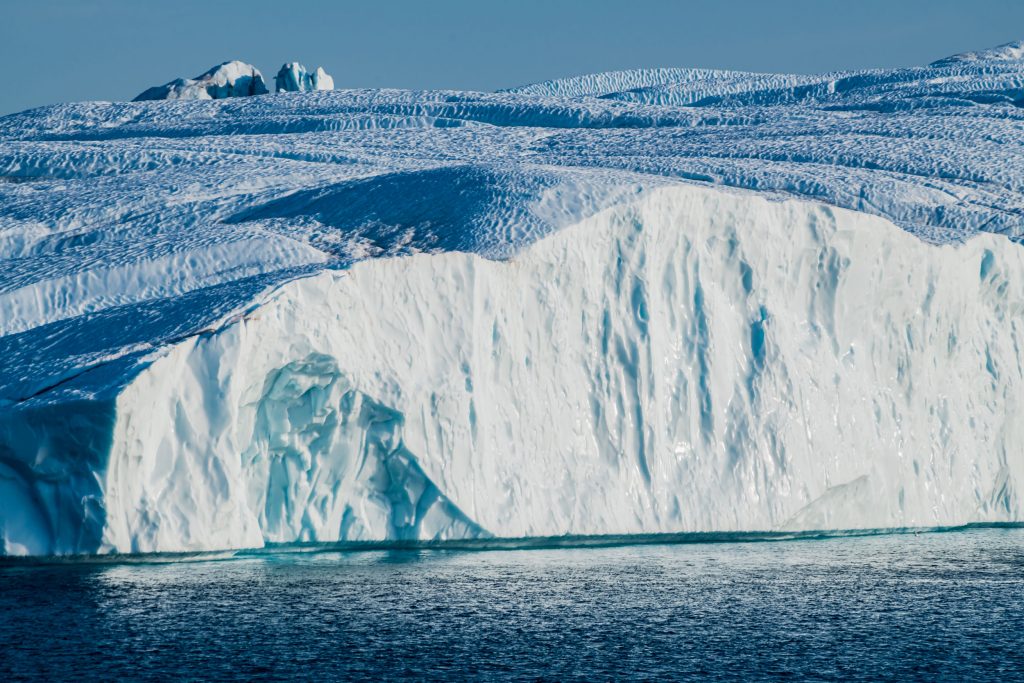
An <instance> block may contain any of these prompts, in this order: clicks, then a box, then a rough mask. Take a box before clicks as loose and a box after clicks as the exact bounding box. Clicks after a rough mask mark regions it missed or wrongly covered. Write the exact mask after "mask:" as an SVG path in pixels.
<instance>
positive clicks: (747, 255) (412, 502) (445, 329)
mask: <svg viewBox="0 0 1024 683" xmlns="http://www.w3.org/2000/svg"><path fill="white" fill-rule="evenodd" d="M1022 290H1024V254H1022V251H1021V247H1020V246H1019V245H1017V244H1015V243H1013V242H1011V241H1009V240H1007V239H1005V238H1003V237H999V236H995V235H987V234H983V235H978V236H975V237H973V238H971V239H969V240H967V241H965V242H963V243H961V244H947V245H935V244H930V243H927V242H924V241H922V240H920V239H918V238H917V237H915V236H913V235H910V234H909V233H907V232H906V231H904V230H901V229H899V228H897V227H896V226H895V225H893V224H892V223H890V222H888V221H886V220H885V219H882V218H878V217H872V216H868V215H864V214H859V213H854V212H850V211H846V210H842V209H835V208H830V207H825V206H822V205H818V204H814V203H808V202H802V201H796V200H787V201H769V200H767V199H765V198H762V197H758V196H754V195H751V194H743V193H736V192H731V191H726V190H716V189H706V188H699V187H690V186H669V187H662V188H659V189H655V190H652V191H649V192H646V193H644V194H642V195H641V196H639V197H638V198H637V199H635V200H633V201H630V202H625V203H622V204H619V205H617V206H614V207H612V208H608V209H605V210H603V211H600V212H599V213H597V214H595V215H593V216H591V217H590V218H587V219H585V220H583V221H581V222H579V223H578V224H576V225H574V226H571V227H568V228H565V229H563V230H561V231H558V232H556V233H554V234H552V235H549V236H548V237H546V238H544V239H542V240H540V241H538V242H536V243H534V244H533V245H531V246H529V247H527V248H525V249H524V250H523V251H522V252H521V253H519V254H518V255H517V256H515V257H513V258H511V259H509V260H507V261H492V260H486V259H483V258H481V257H479V256H476V255H473V254H466V253H439V254H419V255H412V256H404V257H399V258H380V259H374V260H367V261H363V262H359V263H356V264H355V265H353V266H352V267H351V268H349V269H347V270H342V271H325V272H321V273H319V274H316V275H314V276H311V277H305V278H300V279H296V280H293V281H291V282H288V283H286V284H284V285H282V286H280V287H278V288H276V289H273V290H271V291H270V292H269V293H268V294H266V295H264V297H263V298H262V299H261V300H260V301H259V304H258V305H257V306H254V307H253V308H251V309H249V311H248V312H247V313H246V314H245V315H244V316H240V317H237V318H234V319H232V320H231V321H229V322H227V323H225V324H224V325H222V326H220V327H216V328H211V329H210V330H207V331H205V332H203V333H200V334H198V335H192V336H188V337H186V338H184V339H182V340H180V341H178V342H177V343H175V344H173V345H170V346H168V347H165V348H163V349H160V350H157V351H155V352H153V354H152V355H151V357H150V358H149V360H148V361H147V362H146V363H142V364H140V365H138V366H137V369H134V370H133V372H134V373H135V374H134V375H133V377H132V378H131V379H130V381H128V382H127V383H126V384H125V385H124V386H123V387H122V388H120V389H119V390H118V391H117V392H116V393H113V394H110V395H98V396H97V397H94V398H89V397H86V396H83V398H82V399H81V400H80V401H79V402H77V403H72V402H68V401H60V402H52V403H46V402H35V403H34V402H32V401H28V402H26V404H25V405H24V406H23V407H19V406H17V405H16V406H13V407H11V408H10V409H9V410H7V411H5V412H4V413H3V417H2V418H0V454H2V456H0V500H4V501H5V502H6V503H5V504H4V505H3V506H0V539H2V544H3V545H2V549H3V552H5V553H7V554H26V553H29V554H47V553H73V552H146V551H178V550H199V549H223V548H240V547H258V546H261V545H263V544H264V543H267V542H288V541H333V540H366V539H413V538H419V539H428V538H468V537H482V536H500V537H521V536H533V535H558V534H611V533H615V534H629V533H650V532H679V531H730V530H763V529H839V528H878V527H894V526H933V525H951V524H962V523H967V522H975V521H1010V520H1018V521H1019V520H1021V519H1022V510H1021V502H1020V498H1019V495H1018V493H1017V491H1018V488H1019V485H1020V482H1021V481H1022V477H1024V459H1022V458H1020V457H1019V454H1020V452H1021V448H1022V446H1024V431H1022V429H1021V428H1020V427H1018V426H1017V425H1018V424H1019V423H1020V421H1019V420H1017V419H1016V415H1017V413H1018V412H1019V408H1020V405H1021V399H1022V395H1021V392H1022V389H1021V387H1022V386H1024V384H1022V383H1021V376H1022V374H1024V358H1022V347H1021V341H1020V334H1021V330H1020V329H1019V328H1020V320H1021V317H1020V307H1021V303H1022V301H1024V291H1022ZM69 425H73V426H74V428H73V429H70V428H69Z"/></svg>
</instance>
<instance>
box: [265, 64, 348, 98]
mask: <svg viewBox="0 0 1024 683" xmlns="http://www.w3.org/2000/svg"><path fill="white" fill-rule="evenodd" d="M274 82H275V84H276V85H277V92H307V91H310V90H334V79H333V78H331V77H330V75H328V73H327V72H326V71H324V68H323V67H322V66H318V67H317V68H316V71H314V72H312V73H310V72H309V71H306V67H304V66H303V65H302V64H299V63H298V62H288V63H287V64H284V65H283V66H282V67H281V70H280V71H278V72H277V78H275V79H274Z"/></svg>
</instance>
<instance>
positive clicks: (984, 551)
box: [0, 529, 1024, 681]
mask: <svg viewBox="0 0 1024 683" xmlns="http://www.w3.org/2000/svg"><path fill="white" fill-rule="evenodd" d="M291 677H300V678H305V679H309V678H330V679H337V678H347V679H404V678H409V679H453V678H458V679H462V678H474V679H499V680H507V679H517V680H536V679H543V680H609V679H686V678H692V679H704V680H708V679H710V680H739V679H750V678H755V679H776V678H778V679H782V678H785V679H797V680H805V679H812V680H820V679H846V680H878V679H887V680H935V679H945V680H993V681H994V680H1001V681H1005V680H1013V679H1021V678H1022V677H1024V530H1022V529H986V530H969V531H961V532H957V533H937V534H922V535H919V536H915V535H885V536H870V537H861V538H836V539H825V540H801V541H787V542H761V543H750V542H745V543H718V544H682V545H645V546H622V547H610V548H577V549H569V548H561V549H547V550H514V551H488V552H474V551H464V550H460V551H451V550H404V551H374V552H345V553H341V552H320V553H285V552H282V553H271V554H266V555H260V556H253V557H245V558H240V559H231V560H221V561H210V560H207V561H192V562H176V563H165V564H138V563H135V564H124V563H122V564H65V565H50V566H42V565H34V566H8V567H3V568H0V679H2V680H12V679H22V678H45V679H74V678H87V679H95V678H101V679H117V678H121V679H124V678H128V679H168V678H171V679H180V678H207V679H209V678H213V679H235V680H249V679H254V678H256V679H282V678H291Z"/></svg>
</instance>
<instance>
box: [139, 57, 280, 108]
mask: <svg viewBox="0 0 1024 683" xmlns="http://www.w3.org/2000/svg"><path fill="white" fill-rule="evenodd" d="M265 94H267V84H266V83H264V82H263V74H261V73H260V71H259V69H257V68H256V67H254V66H253V65H252V64H246V63H245V62H239V61H237V60H236V61H233V62H224V63H223V64H221V65H219V66H215V67H213V68H212V69H210V70H209V71H207V72H206V73H204V74H200V75H199V76H196V77H195V78H178V79H176V80H173V81H171V82H170V83H166V84H164V85H158V86H155V87H152V88H149V89H148V90H146V91H145V92H143V93H142V94H140V95H139V96H138V97H136V98H135V101H136V102H143V101H146V100H220V99H224V98H225V97H249V96H251V95H265Z"/></svg>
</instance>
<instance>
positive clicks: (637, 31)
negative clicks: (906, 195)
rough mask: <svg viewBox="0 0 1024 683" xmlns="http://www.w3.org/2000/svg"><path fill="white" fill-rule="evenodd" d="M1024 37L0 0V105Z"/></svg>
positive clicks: (926, 50)
mask: <svg viewBox="0 0 1024 683" xmlns="http://www.w3.org/2000/svg"><path fill="white" fill-rule="evenodd" d="M1020 38H1024V0H691V1H686V0H675V1H672V0H416V1H413V0H363V1H362V2H346V1H343V0H334V1H331V0H305V1H303V0H275V1H264V0H247V1H245V2H227V1H222V0H167V1H158V0H0V64H3V66H4V70H5V73H6V74H7V75H6V77H5V78H4V87H3V88H2V89H0V114H5V113H11V112H14V111H20V110H22V109H26V108H29V107H34V106H38V105H42V104H50V103H54V102H61V101H71V100H127V99H131V98H132V97H134V96H135V95H137V94H138V93H139V92H141V91H142V90H145V89H146V88H147V87H149V86H152V85H158V84H162V83H165V82H167V81H169V80H172V79H173V78H177V77H180V76H187V77H191V76H195V75H197V74H199V73H201V72H203V71H205V70H206V69H208V68H209V67H211V66H213V65H215V64H218V63H220V62H223V61H226V60H228V59H241V60H243V61H247V62H251V63H253V64H255V65H256V66H257V67H258V68H259V69H261V70H262V71H263V74H264V76H265V77H267V79H268V81H270V80H272V79H273V75H274V74H275V73H276V71H277V69H278V68H279V67H280V65H281V64H282V63H283V62H285V61H300V62H303V63H304V64H306V65H307V66H315V65H322V66H324V67H325V68H326V69H327V71H328V72H329V73H331V74H332V75H333V76H334V82H335V84H336V86H337V87H339V88H344V87H400V88H457V89H474V90H494V89H497V88H503V87H510V86H514V85H520V84H525V83H530V82H534V81H539V80H546V79H549V78H556V77H561V76H570V75H576V74H581V73H590V72H596V71H607V70H611V69H624V68H633V67H655V66H701V67H718V68H729V69H743V70H757V71H790V72H803V73H810V72H819V71H831V70H836V69H854V68H861V67H883V66H910V65H916V64H925V63H927V62H930V61H933V60H935V59H938V58H940V57H943V56H946V55H948V54H951V53H955V52H961V51H964V50H969V49H980V48H985V47H991V46H993V45H996V44H999V43H1005V42H1008V41H1011V40H1017V39H1020Z"/></svg>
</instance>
